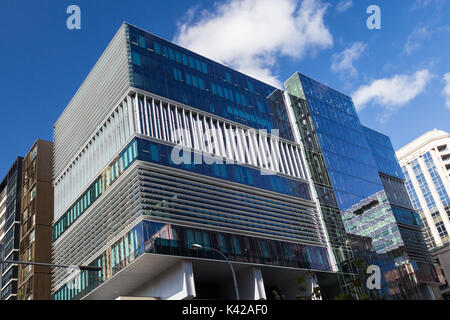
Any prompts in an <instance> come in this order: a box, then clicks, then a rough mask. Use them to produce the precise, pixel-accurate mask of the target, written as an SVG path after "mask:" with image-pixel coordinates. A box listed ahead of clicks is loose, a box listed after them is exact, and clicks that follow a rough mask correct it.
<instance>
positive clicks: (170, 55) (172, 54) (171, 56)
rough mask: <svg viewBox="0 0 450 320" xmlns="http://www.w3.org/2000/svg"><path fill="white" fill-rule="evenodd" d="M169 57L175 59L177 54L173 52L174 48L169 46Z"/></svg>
mask: <svg viewBox="0 0 450 320" xmlns="http://www.w3.org/2000/svg"><path fill="white" fill-rule="evenodd" d="M169 59H170V60H175V54H174V53H173V50H172V49H171V48H169Z"/></svg>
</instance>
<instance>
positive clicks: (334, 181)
mask: <svg viewBox="0 0 450 320" xmlns="http://www.w3.org/2000/svg"><path fill="white" fill-rule="evenodd" d="M295 78H297V79H298V84H297V88H295V86H293V85H292V83H293V80H292V79H295ZM286 87H287V88H288V93H289V94H291V103H292V101H297V100H304V102H303V103H302V102H301V101H297V102H296V104H292V106H293V108H294V113H295V116H296V121H297V123H308V122H310V123H311V125H310V126H309V127H308V125H299V131H300V135H301V138H302V141H303V143H304V144H305V147H306V148H308V147H311V146H314V145H315V144H318V145H319V146H320V148H319V149H320V151H321V153H322V154H323V159H324V162H325V165H326V171H327V174H328V176H329V181H330V183H331V185H332V187H333V191H334V194H335V196H336V199H337V204H338V207H339V209H340V212H341V214H342V219H343V221H344V224H345V227H346V230H347V232H349V233H350V234H355V235H360V236H365V237H370V238H371V239H372V242H373V243H372V244H373V247H374V249H375V251H376V252H377V253H389V254H390V255H391V257H392V258H394V259H396V262H398V263H401V261H403V262H404V261H410V260H409V259H411V260H416V259H417V260H418V261H421V264H423V265H424V266H425V267H423V268H422V269H420V268H416V269H417V270H416V272H419V273H420V272H425V273H427V272H428V271H429V270H431V271H432V268H431V269H430V268H427V267H426V266H428V264H429V263H430V262H431V260H430V255H429V253H428V250H427V248H426V245H425V242H424V240H423V236H422V234H421V228H422V227H423V225H422V222H421V219H420V217H419V215H418V214H417V212H415V211H414V210H413V208H412V205H411V202H410V200H409V197H408V194H407V190H406V188H405V176H404V174H403V172H402V169H401V168H400V166H399V164H398V162H397V159H396V156H395V152H394V150H393V147H392V143H391V141H390V139H389V137H387V136H385V135H383V134H380V133H378V132H376V131H374V130H371V129H369V128H366V127H363V126H362V125H361V123H360V121H359V118H358V115H357V113H356V109H355V107H354V105H353V102H352V100H351V98H350V97H348V96H345V95H343V94H341V93H339V92H337V91H335V90H333V89H331V88H329V87H327V86H325V85H323V84H321V83H319V82H317V81H315V80H312V79H310V78H308V77H307V76H304V75H302V74H300V73H297V74H295V75H294V76H293V77H292V78H291V79H290V80H289V81H288V82H287V85H286ZM293 96H294V97H293ZM296 98H297V99H296ZM303 104H304V106H305V107H306V109H307V110H306V111H303V113H296V112H295V109H296V105H298V106H301V105H303ZM305 115H306V116H305ZM307 160H308V161H310V159H307ZM312 170H314V169H312ZM313 176H314V174H313ZM322 176H325V175H323V174H322ZM322 183H326V179H324V180H322ZM427 263H428V264H427ZM429 265H431V264H429ZM431 266H432V265H431ZM419 269H420V270H419ZM418 270H419V271H418ZM424 270H427V271H424ZM428 276H429V277H430V278H432V279H435V273H433V272H430V273H429V274H428ZM408 290H409V289H408ZM411 290H413V289H411ZM411 292H412V291H411Z"/></svg>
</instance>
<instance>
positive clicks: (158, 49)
mask: <svg viewBox="0 0 450 320" xmlns="http://www.w3.org/2000/svg"><path fill="white" fill-rule="evenodd" d="M155 52H156V53H157V54H161V46H160V45H159V43H158V42H155Z"/></svg>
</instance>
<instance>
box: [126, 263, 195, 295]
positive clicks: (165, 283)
mask: <svg viewBox="0 0 450 320" xmlns="http://www.w3.org/2000/svg"><path fill="white" fill-rule="evenodd" d="M130 296H134V297H154V298H158V299H161V300H188V299H192V298H194V297H195V296H196V293H195V284H194V272H193V269H192V262H191V261H182V262H180V263H177V264H176V265H174V266H173V267H171V268H169V269H167V270H166V271H165V272H163V273H161V274H159V275H158V276H157V277H155V278H153V279H152V280H150V281H148V282H147V283H146V284H144V285H143V286H141V287H140V288H139V289H137V290H135V291H134V292H132V293H130Z"/></svg>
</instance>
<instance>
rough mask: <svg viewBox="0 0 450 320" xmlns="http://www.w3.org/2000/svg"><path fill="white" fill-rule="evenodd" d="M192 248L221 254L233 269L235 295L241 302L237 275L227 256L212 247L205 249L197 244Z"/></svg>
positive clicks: (192, 245)
mask: <svg viewBox="0 0 450 320" xmlns="http://www.w3.org/2000/svg"><path fill="white" fill-rule="evenodd" d="M190 247H191V248H192V249H205V250H211V251H215V252H217V253H218V254H220V255H221V256H222V257H223V258H224V259H225V260H226V261H227V262H228V265H229V266H230V269H231V273H232V274H233V281H234V290H235V293H236V300H241V299H240V297H239V290H238V285H237V281H236V274H235V272H234V268H233V265H232V264H231V261H230V260H229V259H228V258H227V256H226V255H224V254H223V253H222V252H220V251H219V250H217V249H214V248H210V247H205V246H202V245H200V244H197V243H194V244H191V245H190Z"/></svg>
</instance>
